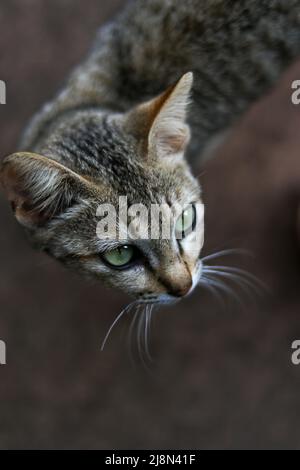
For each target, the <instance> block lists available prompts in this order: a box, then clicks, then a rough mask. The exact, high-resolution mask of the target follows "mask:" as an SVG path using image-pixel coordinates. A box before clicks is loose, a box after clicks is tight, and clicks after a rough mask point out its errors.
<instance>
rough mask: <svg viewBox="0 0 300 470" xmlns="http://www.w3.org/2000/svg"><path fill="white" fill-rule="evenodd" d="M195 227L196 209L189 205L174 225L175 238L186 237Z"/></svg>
mask: <svg viewBox="0 0 300 470" xmlns="http://www.w3.org/2000/svg"><path fill="white" fill-rule="evenodd" d="M195 226H196V209H195V206H194V204H190V205H189V206H188V207H187V208H186V209H184V211H183V212H182V214H181V215H180V216H179V217H178V219H177V221H176V225H175V236H176V238H177V240H178V239H182V238H184V237H186V236H187V235H188V234H189V233H191V232H192V231H193V230H194V229H195Z"/></svg>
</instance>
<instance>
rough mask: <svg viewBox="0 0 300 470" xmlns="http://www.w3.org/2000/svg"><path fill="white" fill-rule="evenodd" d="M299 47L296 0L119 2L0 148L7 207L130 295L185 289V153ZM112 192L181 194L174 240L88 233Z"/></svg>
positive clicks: (47, 241)
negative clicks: (8, 147) (19, 134)
mask: <svg viewBox="0 0 300 470" xmlns="http://www.w3.org/2000/svg"><path fill="white" fill-rule="evenodd" d="M299 48H300V0H239V1H237V2H233V1H232V0H185V1H182V0H135V1H132V2H129V3H128V5H127V6H126V8H125V9H124V11H123V12H121V14H120V15H119V16H118V17H117V18H116V20H115V21H113V22H112V23H110V24H108V25H106V26H104V27H102V28H101V29H100V31H99V34H98V37H97V39H96V41H95V44H94V47H93V48H92V50H91V52H90V54H89V55H88V57H87V58H86V60H84V62H83V63H81V64H80V65H79V66H78V67H77V68H76V69H75V70H74V71H73V72H72V73H71V75H70V77H69V79H68V80H67V82H66V85H65V86H64V88H63V89H62V90H61V91H60V92H59V93H58V95H57V96H56V97H55V98H54V100H53V101H52V102H51V103H48V104H46V105H45V106H44V107H43V109H42V110H41V111H40V112H39V113H38V114H37V115H36V116H35V117H34V118H33V120H32V122H31V123H30V124H29V127H28V128H27V130H26V132H25V135H24V137H23V139H22V142H21V145H20V152H18V153H15V154H13V155H10V156H8V157H7V158H5V159H4V161H3V163H2V167H1V181H2V185H3V187H4V190H5V192H6V194H7V197H8V199H9V201H10V202H11V204H12V207H13V210H14V212H15V216H16V218H17V220H18V221H19V222H20V224H21V225H23V226H24V227H25V229H26V231H27V232H28V234H29V237H30V239H31V240H32V241H33V242H34V244H35V246H37V247H38V248H40V249H42V250H44V251H46V252H47V253H49V254H50V255H51V256H53V257H55V258H56V259H58V260H59V261H61V262H62V263H64V264H65V265H67V266H70V267H72V268H73V269H75V270H76V271H78V272H81V273H83V274H86V275H88V276H93V277H95V278H96V279H99V280H100V281H101V282H103V283H105V284H107V285H110V286H113V287H117V288H121V289H122V290H123V291H125V292H126V293H128V294H130V295H131V296H133V297H134V298H135V299H139V300H140V301H142V302H143V301H144V302H151V303H156V302H157V303H161V302H170V301H174V300H176V299H179V298H180V297H183V296H185V295H187V294H188V293H190V292H191V291H192V290H193V288H194V287H195V286H196V285H197V283H198V282H199V279H200V278H201V272H202V262H201V257H200V253H201V248H202V244H203V231H204V221H203V214H202V212H201V211H200V215H199V212H198V211H197V210H195V207H196V206H197V204H198V205H199V203H201V191H200V187H199V184H198V181H197V180H196V178H195V177H194V176H193V175H192V173H191V170H190V167H189V164H188V162H189V163H190V164H193V163H194V162H195V161H196V159H198V161H201V158H203V156H204V155H205V149H206V148H208V147H209V146H210V145H211V143H212V142H213V141H215V142H221V141H222V137H223V136H225V135H227V133H228V131H229V130H230V128H231V126H232V125H233V123H234V122H235V121H236V120H237V119H238V118H239V117H240V116H241V114H242V113H243V112H244V111H245V110H246V109H247V108H248V107H249V105H250V104H251V103H253V102H254V101H255V100H256V99H257V98H258V97H259V96H261V95H262V94H263V93H264V92H265V91H266V90H268V89H269V88H270V87H271V86H272V84H273V83H274V82H275V81H276V80H277V79H278V77H279V76H280V74H281V73H282V71H283V70H284V69H285V68H286V67H287V66H288V65H289V64H290V63H291V62H292V60H293V59H294V58H295V57H296V56H297V55H298V52H299ZM120 196H127V199H128V205H129V206H130V205H132V204H135V203H142V204H144V205H145V206H146V207H150V205H151V204H162V203H164V204H167V205H169V206H170V207H171V206H173V205H175V204H178V205H180V207H182V213H181V214H177V216H176V217H174V220H173V222H172V224H173V225H172V226H173V235H172V236H171V237H170V239H162V238H159V239H155V240H154V239H151V238H150V239H142V238H141V239H134V240H133V239H131V238H130V237H129V238H128V239H127V240H122V241H120V240H119V239H106V240H103V239H101V238H99V237H97V235H96V228H97V223H98V221H99V218H98V217H97V207H99V204H104V203H110V204H113V205H117V204H118V198H119V197H120ZM177 229H179V231H181V232H182V237H176V230H177ZM195 233H197V234H198V235H199V234H200V236H198V237H197V240H198V241H197V246H196V247H195V244H194V243H193V240H194V238H193V236H194V234H195Z"/></svg>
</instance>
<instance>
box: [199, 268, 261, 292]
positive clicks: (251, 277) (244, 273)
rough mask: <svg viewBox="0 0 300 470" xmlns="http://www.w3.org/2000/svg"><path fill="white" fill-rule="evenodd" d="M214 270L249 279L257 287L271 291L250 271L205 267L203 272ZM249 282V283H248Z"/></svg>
mask: <svg viewBox="0 0 300 470" xmlns="http://www.w3.org/2000/svg"><path fill="white" fill-rule="evenodd" d="M211 268H212V269H214V270H216V271H220V272H228V273H234V274H237V275H241V276H243V277H244V278H245V277H246V278H248V279H249V280H251V281H253V283H254V284H255V285H257V286H259V287H260V288H261V289H263V290H265V291H267V292H268V291H269V289H268V286H267V285H266V284H265V283H263V282H262V281H261V280H260V279H259V278H258V277H256V276H254V274H251V273H249V272H248V271H245V270H244V269H241V268H236V267H233V266H211V265H207V266H204V267H203V271H206V269H211ZM248 282H249V281H248Z"/></svg>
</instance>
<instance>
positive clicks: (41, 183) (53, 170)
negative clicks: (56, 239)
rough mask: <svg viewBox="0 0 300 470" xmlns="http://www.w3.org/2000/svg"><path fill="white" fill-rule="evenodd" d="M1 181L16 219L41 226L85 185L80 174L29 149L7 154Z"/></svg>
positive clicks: (0, 175)
mask: <svg viewBox="0 0 300 470" xmlns="http://www.w3.org/2000/svg"><path fill="white" fill-rule="evenodd" d="M0 181H1V185H2V187H3V189H4V192H5V194H6V196H7V198H8V200H9V201H10V203H11V205H12V208H13V210H14V212H15V215H16V218H17V219H18V221H19V222H20V223H21V224H22V225H24V226H26V227H34V226H42V225H44V224H45V223H47V222H48V221H49V220H51V219H52V218H53V217H55V216H57V215H59V214H61V213H63V212H64V211H66V210H67V209H68V208H70V207H71V206H72V205H73V204H74V203H76V201H77V200H79V198H80V196H82V195H83V194H84V193H85V192H86V190H87V187H88V182H87V180H85V178H83V177H82V176H80V175H78V174H77V173H75V172H73V171H72V170H70V169H69V168H67V167H65V166H64V165H62V164H60V163H58V162H56V161H54V160H52V159H50V158H47V157H44V156H42V155H39V154H36V153H30V152H18V153H14V154H12V155H9V156H8V157H6V158H5V159H4V160H3V162H2V164H1V168H0Z"/></svg>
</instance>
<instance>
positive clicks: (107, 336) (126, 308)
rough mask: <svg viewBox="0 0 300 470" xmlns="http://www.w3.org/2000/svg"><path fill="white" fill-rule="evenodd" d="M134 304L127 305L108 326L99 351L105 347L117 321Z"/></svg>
mask: <svg viewBox="0 0 300 470" xmlns="http://www.w3.org/2000/svg"><path fill="white" fill-rule="evenodd" d="M135 304H136V301H134V302H131V303H130V304H129V305H127V306H126V307H125V308H124V309H123V310H122V311H121V312H120V313H119V315H118V316H117V317H116V318H115V320H114V321H113V322H112V324H111V325H110V327H109V329H108V331H107V333H106V335H105V338H104V340H103V341H102V344H101V351H103V349H104V347H105V344H106V342H107V340H108V338H109V336H110V334H111V332H112V330H113V328H114V327H115V325H116V324H117V323H118V321H119V320H120V319H121V318H122V316H123V315H124V314H125V313H126V312H128V311H130V310H131V308H132V307H133V306H134V305H135Z"/></svg>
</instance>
